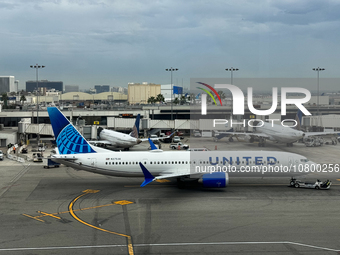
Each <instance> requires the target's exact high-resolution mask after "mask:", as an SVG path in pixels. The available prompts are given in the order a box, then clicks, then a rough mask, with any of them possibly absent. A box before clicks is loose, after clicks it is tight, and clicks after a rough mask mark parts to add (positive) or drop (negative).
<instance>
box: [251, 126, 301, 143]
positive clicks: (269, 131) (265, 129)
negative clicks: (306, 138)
mask: <svg viewBox="0 0 340 255" xmlns="http://www.w3.org/2000/svg"><path fill="white" fill-rule="evenodd" d="M255 133H263V134H266V135H268V136H269V140H271V141H277V142H280V143H294V142H296V141H298V140H299V139H301V138H303V135H304V132H302V131H299V130H295V129H292V128H289V127H283V126H281V125H277V124H274V125H272V124H271V123H264V124H263V126H262V127H256V131H255Z"/></svg>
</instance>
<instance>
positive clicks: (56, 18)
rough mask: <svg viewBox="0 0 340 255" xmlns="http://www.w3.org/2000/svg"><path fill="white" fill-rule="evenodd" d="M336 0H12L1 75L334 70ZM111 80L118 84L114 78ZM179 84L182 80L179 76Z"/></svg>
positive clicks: (91, 78)
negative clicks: (35, 67) (37, 67)
mask: <svg viewBox="0 0 340 255" xmlns="http://www.w3.org/2000/svg"><path fill="white" fill-rule="evenodd" d="M339 11H340V10H339V4H338V2H337V1H321V2H320V1H315V0H308V1H307V0H301V1H295V0H294V1H293V0H291V1H286V0H275V1H246V0H241V1H236V2H235V1H234V2H228V1H219V0H216V1H193V0H192V1H191V0H189V1H169V0H163V1H134V0H132V1H111V0H102V1H95V0H69V1H66V0H50V1H48V0H45V1H40V0H39V1H38V0H12V1H2V2H1V3H0V24H1V25H0V35H1V38H2V43H1V45H2V47H1V48H2V49H1V50H2V56H3V57H2V59H1V61H0V68H1V70H3V71H2V72H4V73H1V75H15V76H16V78H17V79H19V80H21V81H23V82H22V83H21V87H23V86H24V81H25V80H28V79H32V76H34V74H33V73H31V70H28V68H27V66H28V65H30V64H32V63H33V64H34V63H36V62H44V64H46V66H47V67H46V69H44V72H43V73H44V74H45V75H46V76H45V77H44V78H46V79H56V80H60V79H63V81H64V83H65V84H84V86H86V87H90V86H93V85H94V84H100V83H103V84H111V85H124V86H126V85H127V82H141V81H149V82H159V83H169V77H168V74H167V73H166V72H165V71H164V69H165V68H168V67H170V66H176V67H178V68H180V71H179V72H177V73H176V77H177V78H176V79H178V80H179V81H181V80H182V79H183V80H184V82H185V81H186V82H189V78H190V77H198V75H199V76H200V77H221V76H224V77H229V75H230V74H229V73H227V72H225V71H224V69H225V68H226V67H230V66H237V67H238V68H240V71H239V72H238V73H237V74H235V75H236V76H239V77H312V76H313V75H314V73H313V72H312V71H311V68H312V67H315V65H322V66H324V67H325V68H326V70H327V72H324V74H323V75H325V76H329V77H338V71H337V68H336V67H337V62H338V59H339V57H340V51H339V49H338V47H339V46H338V41H339V35H338V33H337V31H339V25H340V22H339V19H340V17H339V15H338V13H339ZM116 83H117V84H116ZM180 83H181V82H180Z"/></svg>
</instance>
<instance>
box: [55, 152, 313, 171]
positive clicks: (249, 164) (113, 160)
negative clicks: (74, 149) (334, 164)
mask: <svg viewBox="0 0 340 255" xmlns="http://www.w3.org/2000/svg"><path fill="white" fill-rule="evenodd" d="M52 159H53V161H56V162H58V163H62V164H64V165H67V166H70V167H72V168H75V169H78V170H86V171H89V172H94V173H99V174H105V175H112V176H121V177H142V176H143V173H142V171H141V169H140V166H139V163H140V162H141V163H142V164H143V165H144V166H145V167H147V168H148V170H149V171H150V173H152V174H153V175H155V176H158V175H166V174H169V173H172V174H183V173H185V174H187V175H196V174H204V173H207V172H209V171H211V170H212V169H214V171H225V172H227V173H228V174H229V175H230V176H239V177H255V176H262V177H265V176H266V177H268V176H277V177H279V176H293V175H301V172H299V171H296V170H297V169H298V168H297V167H298V164H311V163H312V162H311V161H308V160H307V159H306V158H305V157H304V156H301V155H298V154H294V153H288V152H275V151H274V152H272V151H194V152H189V151H184V152H183V151H181V152H180V151H174V152H173V151H167V152H163V151H148V152H110V153H87V154H73V155H54V156H52ZM264 166H266V167H270V166H271V167H275V166H276V167H278V168H280V167H281V168H282V167H284V166H286V167H288V168H290V171H289V172H288V171H287V172H284V171H277V172H266V173H263V171H262V170H261V169H262V168H263V167H264ZM294 167H295V172H294ZM247 168H248V169H249V171H246V169H247ZM251 168H253V171H250V169H251ZM288 168H286V169H288ZM242 169H243V171H242ZM257 170H258V171H257Z"/></svg>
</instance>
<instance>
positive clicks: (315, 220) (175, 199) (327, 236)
mask: <svg viewBox="0 0 340 255" xmlns="http://www.w3.org/2000/svg"><path fill="white" fill-rule="evenodd" d="M184 142H185V143H188V144H190V146H191V147H193V146H195V147H197V146H199V147H204V148H207V149H210V150H215V149H217V150H277V151H289V152H294V153H298V154H301V155H304V156H306V157H307V158H309V159H311V160H312V161H314V162H316V163H320V164H322V163H333V164H340V157H339V155H340V145H336V146H333V145H324V146H322V147H306V146H305V145H303V144H300V143H295V144H294V146H293V147H285V145H282V144H275V143H270V142H267V145H266V147H260V148H259V147H257V144H256V143H254V144H250V143H246V142H242V141H240V142H238V141H234V142H229V141H228V140H227V139H222V140H221V141H218V142H214V141H213V139H212V138H196V139H192V140H191V141H190V139H188V138H185V139H184ZM168 146H169V145H168V144H162V149H163V150H169V148H168ZM148 147H149V145H148V144H147V143H145V144H144V143H143V144H141V145H138V146H135V147H134V148H132V150H146V149H147V148H148ZM2 149H3V151H4V152H5V150H4V148H2ZM28 150H29V153H28V156H29V157H31V154H32V151H31V148H30V147H29V148H28ZM50 150H51V148H48V149H47V150H46V151H45V152H44V156H47V155H49V153H50ZM122 153H129V152H122ZM12 155H13V154H12ZM17 156H18V155H17ZM19 156H20V155H19ZM43 166H44V163H34V162H32V161H27V160H25V161H24V162H18V161H14V160H10V159H8V158H5V159H4V161H2V162H1V161H0V204H1V206H0V217H1V221H0V228H1V230H2V231H1V232H0V255H1V254H228V253H230V254H264V253H266V254H295V255H297V254H339V252H340V242H339V236H340V222H339V211H340V186H339V185H340V174H339V172H336V171H335V170H334V169H333V170H334V171H333V172H330V171H327V172H325V173H311V174H309V175H307V176H305V177H302V179H303V180H316V179H317V178H318V179H321V180H324V179H330V180H331V181H332V186H331V188H330V189H329V190H315V189H302V188H298V189H297V188H292V187H289V179H290V178H289V177H287V178H231V179H230V185H229V186H228V187H227V188H225V189H204V188H201V187H197V186H188V187H186V188H185V189H178V188H177V185H176V183H175V182H174V181H171V180H165V181H163V182H154V183H151V184H149V185H147V186H146V187H143V188H141V187H140V184H141V183H142V181H143V178H121V177H110V176H103V175H97V174H93V173H89V172H85V171H75V170H73V169H71V168H68V167H65V166H61V167H59V168H47V169H46V168H44V167H43ZM327 169H328V170H329V169H330V168H327Z"/></svg>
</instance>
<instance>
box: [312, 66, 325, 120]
mask: <svg viewBox="0 0 340 255" xmlns="http://www.w3.org/2000/svg"><path fill="white" fill-rule="evenodd" d="M324 70H325V68H320V67H318V68H313V71H316V72H318V92H317V93H318V94H317V105H316V106H317V113H318V116H319V114H320V113H319V94H320V91H319V73H320V71H324Z"/></svg>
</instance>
